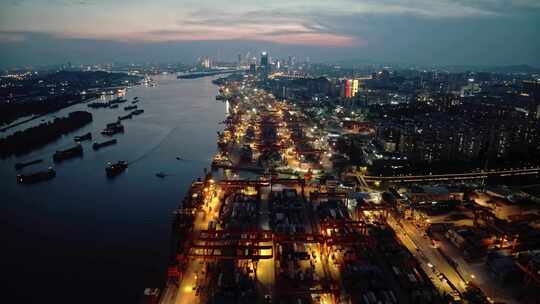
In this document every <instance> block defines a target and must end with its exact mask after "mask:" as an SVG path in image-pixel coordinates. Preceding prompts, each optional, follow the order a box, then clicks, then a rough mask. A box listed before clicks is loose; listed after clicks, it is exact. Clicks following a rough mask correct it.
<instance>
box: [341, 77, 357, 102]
mask: <svg viewBox="0 0 540 304" xmlns="http://www.w3.org/2000/svg"><path fill="white" fill-rule="evenodd" d="M358 86H359V82H358V79H343V80H341V83H340V93H339V95H340V97H341V98H352V97H354V96H356V94H358Z"/></svg>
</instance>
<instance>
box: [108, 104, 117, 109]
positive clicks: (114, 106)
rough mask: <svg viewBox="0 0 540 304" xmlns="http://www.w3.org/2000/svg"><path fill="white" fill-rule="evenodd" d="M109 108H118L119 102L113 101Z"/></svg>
mask: <svg viewBox="0 0 540 304" xmlns="http://www.w3.org/2000/svg"><path fill="white" fill-rule="evenodd" d="M109 108H111V109H116V108H118V104H116V103H113V104H112V105H110V106H109Z"/></svg>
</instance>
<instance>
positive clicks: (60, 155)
mask: <svg viewBox="0 0 540 304" xmlns="http://www.w3.org/2000/svg"><path fill="white" fill-rule="evenodd" d="M82 154H83V148H82V146H81V144H77V145H76V146H75V147H73V148H69V149H66V150H59V151H56V152H55V153H54V155H53V160H54V161H55V162H61V161H63V160H66V159H69V158H73V157H77V156H82Z"/></svg>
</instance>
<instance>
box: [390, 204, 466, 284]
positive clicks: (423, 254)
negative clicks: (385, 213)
mask: <svg viewBox="0 0 540 304" xmlns="http://www.w3.org/2000/svg"><path fill="white" fill-rule="evenodd" d="M388 224H389V225H390V227H392V229H394V231H395V232H396V235H397V237H398V239H399V240H400V241H401V242H402V243H403V245H405V247H407V249H408V250H409V251H410V252H411V253H412V254H413V256H414V257H415V258H416V259H417V260H418V261H419V262H420V265H421V267H422V269H423V270H424V271H425V273H426V274H427V275H428V276H429V277H430V279H431V281H432V282H433V283H434V285H435V286H436V287H437V288H438V289H439V290H441V291H443V292H446V293H449V294H451V293H454V294H455V291H457V292H460V293H461V292H463V291H465V287H466V282H465V281H463V280H462V279H461V277H460V276H459V274H458V273H457V272H456V271H455V270H454V269H453V267H452V266H451V265H450V264H449V263H448V261H447V260H446V259H445V258H444V257H443V256H442V255H441V254H440V252H438V251H437V249H435V248H433V246H432V244H431V241H430V240H429V239H425V238H424V237H423V236H422V233H420V232H419V231H418V230H417V229H416V227H414V226H413V225H412V224H410V223H408V222H406V221H399V223H398V221H397V220H396V219H395V218H394V217H393V216H391V215H389V217H388ZM437 273H441V274H442V275H443V276H444V277H442V279H440V278H439V277H437V275H436V274H437Z"/></svg>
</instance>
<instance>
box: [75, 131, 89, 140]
mask: <svg viewBox="0 0 540 304" xmlns="http://www.w3.org/2000/svg"><path fill="white" fill-rule="evenodd" d="M91 139H92V133H90V132H88V133H86V134H84V135H81V136H75V137H73V140H74V141H84V140H91Z"/></svg>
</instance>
